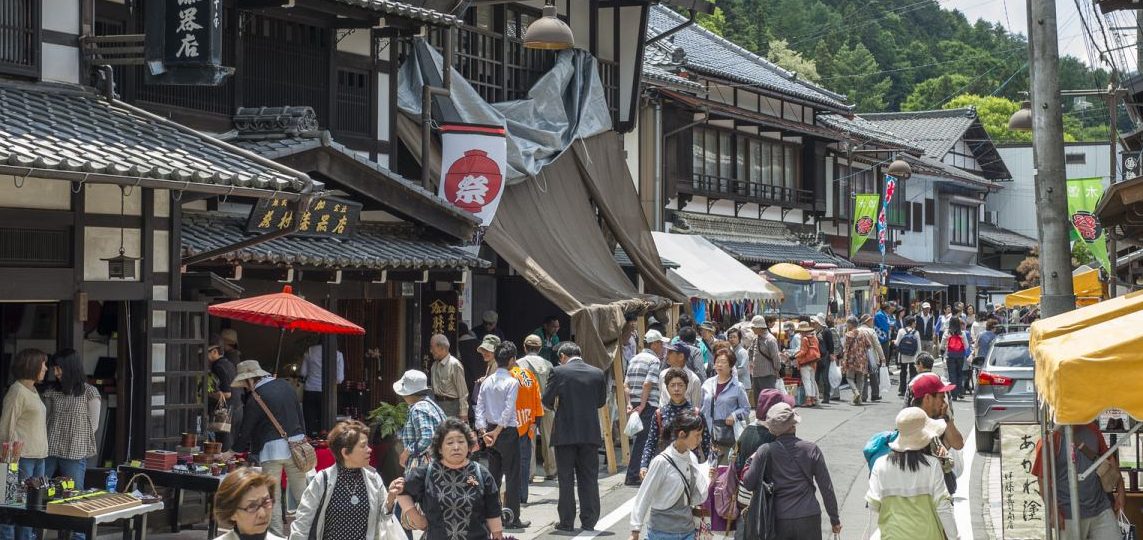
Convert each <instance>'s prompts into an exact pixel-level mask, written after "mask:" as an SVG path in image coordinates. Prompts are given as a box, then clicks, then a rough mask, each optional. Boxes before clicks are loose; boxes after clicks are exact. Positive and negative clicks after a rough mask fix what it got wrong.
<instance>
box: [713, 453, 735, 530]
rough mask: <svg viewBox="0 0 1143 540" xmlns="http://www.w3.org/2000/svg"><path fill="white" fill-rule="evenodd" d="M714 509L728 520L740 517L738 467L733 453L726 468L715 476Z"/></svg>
mask: <svg viewBox="0 0 1143 540" xmlns="http://www.w3.org/2000/svg"><path fill="white" fill-rule="evenodd" d="M713 495H714V511H715V512H716V513H717V514H718V515H719V516H721V517H722V518H723V519H725V520H727V521H734V520H736V519H738V513H739V508H738V467H736V466H735V459H734V455H733V453H732V454H731V455H730V456H729V457H728V459H727V466H726V469H724V470H722V471H721V472H719V473H718V474H717V475H716V476H715V477H714V492H713Z"/></svg>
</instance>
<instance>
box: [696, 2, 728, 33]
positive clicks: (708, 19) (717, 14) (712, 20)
mask: <svg viewBox="0 0 1143 540" xmlns="http://www.w3.org/2000/svg"><path fill="white" fill-rule="evenodd" d="M695 21H696V22H698V24H699V26H701V27H703V28H706V29H707V30H710V31H711V32H714V33H715V34H718V35H720V36H722V35H725V34H726V27H727V22H726V13H723V11H722V8H717V7H716V8H714V12H713V13H699V14H698V16H697V17H695Z"/></svg>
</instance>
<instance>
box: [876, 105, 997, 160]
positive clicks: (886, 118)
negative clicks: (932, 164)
mask: <svg viewBox="0 0 1143 540" xmlns="http://www.w3.org/2000/svg"><path fill="white" fill-rule="evenodd" d="M862 116H863V117H865V119H866V120H868V121H870V122H872V123H873V124H875V125H876V126H878V127H879V128H881V129H884V130H887V131H889V132H890V133H893V134H896V135H898V136H900V137H903V138H905V139H908V140H910V141H913V142H914V143H915V144H917V145H920V147H921V148H923V149H924V150H925V153H926V154H928V155H930V156H932V157H934V158H937V159H942V158H944V157H945V154H947V153H948V152H949V150H951V149H952V147H953V145H955V144H956V142H957V141H959V140H960V139H961V138H962V137H964V134H965V132H966V131H968V128H969V127H971V126H972V124H973V122H976V121H977V119H976V110H975V109H972V108H962V109H938V110H934V111H915V112H890V113H871V114H863V115H862Z"/></svg>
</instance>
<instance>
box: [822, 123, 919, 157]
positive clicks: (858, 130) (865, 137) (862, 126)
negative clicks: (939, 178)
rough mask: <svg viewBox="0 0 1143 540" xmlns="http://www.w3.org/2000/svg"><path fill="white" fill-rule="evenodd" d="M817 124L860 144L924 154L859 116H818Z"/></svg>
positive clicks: (900, 138) (914, 146) (910, 144)
mask: <svg viewBox="0 0 1143 540" xmlns="http://www.w3.org/2000/svg"><path fill="white" fill-rule="evenodd" d="M818 122H819V123H821V124H822V125H824V126H826V127H829V128H832V129H836V130H838V131H840V132H842V133H845V134H847V135H849V136H851V137H854V138H856V139H858V140H859V141H861V142H872V143H876V144H880V145H883V146H887V147H892V148H903V149H906V150H912V153H914V154H918V155H919V154H921V153H924V149H923V148H921V147H920V146H919V145H918V144H917V143H915V142H913V141H910V140H906V139H904V138H902V137H898V136H897V135H896V134H894V133H892V132H891V131H889V130H887V129H884V128H882V127H881V126H879V125H877V124H874V123H873V122H870V121H868V120H866V119H864V118H862V117H860V116H856V115H855V116H852V117H846V116H843V115H840V114H819V115H818Z"/></svg>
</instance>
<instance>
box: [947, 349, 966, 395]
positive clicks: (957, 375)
mask: <svg viewBox="0 0 1143 540" xmlns="http://www.w3.org/2000/svg"><path fill="white" fill-rule="evenodd" d="M945 367H946V369H947V370H948V372H949V384H952V385H955V386H956V388H954V389H953V391H952V395H953V397H955V398H957V399H960V397H961V396H963V395H964V358H947V357H946V358H945Z"/></svg>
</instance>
